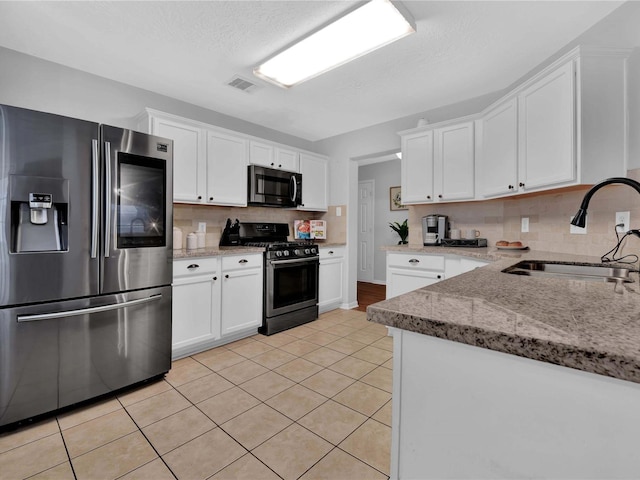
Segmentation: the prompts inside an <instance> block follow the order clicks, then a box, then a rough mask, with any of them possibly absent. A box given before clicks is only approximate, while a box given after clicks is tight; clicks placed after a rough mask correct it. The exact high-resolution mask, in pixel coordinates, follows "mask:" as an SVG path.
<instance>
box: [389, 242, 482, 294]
mask: <svg viewBox="0 0 640 480" xmlns="http://www.w3.org/2000/svg"><path fill="white" fill-rule="evenodd" d="M487 264H489V262H487V261H485V260H479V259H476V258H469V257H463V256H462V255H432V254H424V253H409V252H408V253H396V252H388V253H387V298H392V297H397V296H398V295H402V294H403V293H407V292H411V291H413V290H416V289H418V288H422V287H426V286H427V285H431V284H434V283H436V282H439V281H441V280H444V279H445V278H451V277H455V276H456V275H460V274H461V273H466V272H469V271H471V270H473V269H475V268H478V267H482V266H484V265H487Z"/></svg>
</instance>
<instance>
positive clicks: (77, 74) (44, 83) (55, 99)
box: [0, 47, 314, 151]
mask: <svg viewBox="0 0 640 480" xmlns="http://www.w3.org/2000/svg"><path fill="white" fill-rule="evenodd" d="M229 88H231V87H229ZM230 93H234V92H230ZM0 103H3V104H7V105H13V106H16V107H23V108H30V109H32V110H40V111H44V112H49V113H56V114H59V115H65V116H68V117H75V118H81V119H83V120H89V121H92V122H98V123H105V124H108V125H114V126H116V127H122V128H132V129H135V128H136V126H137V125H136V121H135V117H136V116H137V115H138V114H140V113H141V112H142V111H143V109H144V108H145V107H150V108H154V109H156V110H161V111H164V112H168V113H173V114H175V115H179V116H182V117H187V118H191V119H194V120H199V121H201V122H205V123H209V124H212V125H217V126H219V127H223V128H228V129H230V130H235V131H237V132H242V133H245V134H247V135H254V136H256V137H261V138H265V139H268V140H272V141H274V142H280V143H284V144H286V145H291V146H294V147H298V148H301V149H305V150H311V151H314V147H313V145H312V143H311V142H309V141H307V140H304V139H301V138H298V137H294V136H291V135H287V134H284V133H281V132H277V131H275V130H272V129H270V128H266V127H263V126H260V125H256V124H253V123H250V122H245V121H244V120H240V119H238V118H235V117H230V116H228V115H224V114H222V113H218V112H214V111H213V110H207V109H204V108H200V107H197V106H195V105H191V104H189V103H185V102H182V101H179V100H176V99H173V98H170V97H166V96H164V95H159V94H157V93H154V92H150V91H148V90H143V89H141V88H137V87H132V86H131V85H127V84H124V83H119V82H115V81H113V80H109V79H107V78H103V77H98V76H96V75H92V74H89V73H86V72H82V71H80V70H75V69H73V68H68V67H65V66H62V65H59V64H56V63H52V62H48V61H45V60H41V59H39V58H36V57H32V56H30V55H25V54H22V53H19V52H16V51H14V50H9V49H6V48H2V47H0Z"/></svg>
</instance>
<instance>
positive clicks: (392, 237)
mask: <svg viewBox="0 0 640 480" xmlns="http://www.w3.org/2000/svg"><path fill="white" fill-rule="evenodd" d="M362 180H373V181H374V182H375V196H374V206H373V212H374V219H373V248H374V251H373V281H374V283H386V280H387V269H386V254H385V252H384V251H382V250H381V249H380V247H382V246H383V245H397V244H398V241H400V237H399V236H398V234H397V233H396V232H394V231H393V230H391V227H389V223H393V222H398V223H402V222H403V221H404V220H405V219H408V218H409V211H408V210H394V211H391V210H390V208H389V188H390V187H396V186H399V185H400V160H388V161H386V162H380V163H373V164H371V165H364V166H361V167H360V168H359V171H358V181H362Z"/></svg>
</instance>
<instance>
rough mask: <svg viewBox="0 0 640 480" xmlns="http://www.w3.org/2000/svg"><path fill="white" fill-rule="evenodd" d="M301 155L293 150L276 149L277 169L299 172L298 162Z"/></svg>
mask: <svg viewBox="0 0 640 480" xmlns="http://www.w3.org/2000/svg"><path fill="white" fill-rule="evenodd" d="M298 157H299V154H298V152H295V151H293V150H287V149H286V148H280V147H276V158H275V165H274V166H275V167H276V168H281V169H282V170H288V171H289V172H299V171H300V163H299V160H298Z"/></svg>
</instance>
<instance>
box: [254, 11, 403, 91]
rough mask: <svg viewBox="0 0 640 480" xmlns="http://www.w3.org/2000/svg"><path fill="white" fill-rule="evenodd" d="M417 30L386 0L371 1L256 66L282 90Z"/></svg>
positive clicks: (256, 70)
mask: <svg viewBox="0 0 640 480" xmlns="http://www.w3.org/2000/svg"><path fill="white" fill-rule="evenodd" d="M415 31H416V29H415V24H414V22H413V20H412V19H411V18H410V16H409V15H408V14H407V15H406V16H405V15H403V14H402V13H401V12H400V11H399V10H398V8H396V6H395V5H394V4H393V3H391V2H390V1H389V0H371V1H370V2H368V3H366V4H364V5H363V6H361V7H359V8H357V9H356V10H353V11H352V12H350V13H348V14H347V15H345V16H343V17H341V18H339V19H338V20H336V21H334V22H333V23H330V24H329V25H327V26H326V27H324V28H322V29H320V30H318V31H316V32H315V33H312V34H311V35H309V36H308V37H305V38H304V39H302V40H301V41H299V42H297V43H296V44H294V45H292V46H291V47H289V48H287V49H286V50H284V51H282V52H280V53H279V54H277V55H275V56H274V57H272V58H271V59H269V60H267V61H266V62H264V63H263V64H262V65H260V66H259V67H256V68H255V69H254V71H253V73H254V74H255V75H256V76H258V77H260V78H263V79H265V80H267V81H269V82H272V83H275V84H276V85H279V86H281V87H285V88H288V87H291V86H293V85H295V84H297V83H301V82H304V81H305V80H309V79H310V78H313V77H315V76H317V75H320V74H321V73H324V72H327V71H329V70H332V69H333V68H336V67H338V66H340V65H343V64H345V63H347V62H349V61H351V60H354V59H356V58H358V57H361V56H362V55H365V54H367V53H369V52H372V51H373V50H376V49H378V48H380V47H382V46H384V45H388V44H389V43H392V42H394V41H396V40H399V39H400V38H402V37H405V36H407V35H409V34H411V33H414V32H415Z"/></svg>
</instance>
